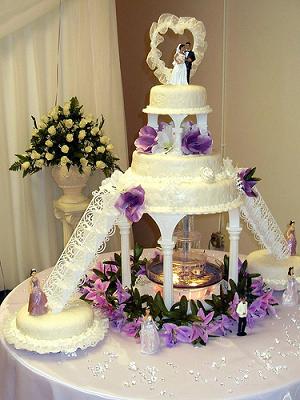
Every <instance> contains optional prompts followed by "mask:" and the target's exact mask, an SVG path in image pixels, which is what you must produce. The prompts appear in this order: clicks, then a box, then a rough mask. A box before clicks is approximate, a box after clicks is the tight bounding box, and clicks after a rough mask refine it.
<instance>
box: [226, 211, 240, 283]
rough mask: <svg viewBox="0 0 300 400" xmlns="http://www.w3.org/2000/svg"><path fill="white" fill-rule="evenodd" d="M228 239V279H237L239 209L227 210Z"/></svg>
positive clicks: (235, 280)
mask: <svg viewBox="0 0 300 400" xmlns="http://www.w3.org/2000/svg"><path fill="white" fill-rule="evenodd" d="M226 229H227V231H228V233H229V240H230V252H229V279H232V280H233V281H234V282H236V283H237V281H238V258H239V239H240V233H241V231H242V228H241V227H240V209H239V208H234V209H232V210H229V225H228V226H227V228H226Z"/></svg>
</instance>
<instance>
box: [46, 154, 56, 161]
mask: <svg viewBox="0 0 300 400" xmlns="http://www.w3.org/2000/svg"><path fill="white" fill-rule="evenodd" d="M45 157H46V159H47V160H48V161H51V160H53V158H54V154H51V153H46V155H45Z"/></svg>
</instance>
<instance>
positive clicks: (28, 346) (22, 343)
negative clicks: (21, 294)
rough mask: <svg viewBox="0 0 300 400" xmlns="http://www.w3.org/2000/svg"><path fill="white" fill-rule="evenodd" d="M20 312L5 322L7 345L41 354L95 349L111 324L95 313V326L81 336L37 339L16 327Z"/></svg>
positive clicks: (8, 317)
mask: <svg viewBox="0 0 300 400" xmlns="http://www.w3.org/2000/svg"><path fill="white" fill-rule="evenodd" d="M17 313H18V312H15V313H14V314H9V315H7V317H6V318H5V320H4V324H3V329H2V332H3V336H4V338H5V339H6V341H7V343H9V344H12V345H13V346H14V347H15V348H16V349H17V350H27V351H34V352H36V353H39V354H48V353H59V352H62V353H66V354H70V353H74V352H75V351H76V350H78V349H80V350H85V349H87V348H88V347H95V346H96V345H97V344H98V343H99V342H100V341H101V340H103V339H104V337H105V335H106V333H107V331H108V328H109V322H108V319H107V318H103V316H101V315H100V314H96V313H94V321H93V324H92V325H91V326H90V327H89V328H88V329H86V330H85V331H83V332H82V333H81V334H80V335H76V336H72V337H69V338H64V339H55V340H49V339H47V340H46V339H36V338H33V337H31V336H29V335H26V334H23V333H22V332H21V331H20V330H19V329H18V328H17V326H16V316H17Z"/></svg>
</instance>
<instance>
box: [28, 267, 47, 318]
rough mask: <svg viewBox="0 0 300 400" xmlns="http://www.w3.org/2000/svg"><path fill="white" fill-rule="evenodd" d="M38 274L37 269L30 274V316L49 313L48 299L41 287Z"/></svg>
mask: <svg viewBox="0 0 300 400" xmlns="http://www.w3.org/2000/svg"><path fill="white" fill-rule="evenodd" d="M36 274H37V271H36V269H32V270H31V274H30V277H31V278H30V295H29V303H28V312H29V314H30V315H43V314H46V312H47V311H48V307H47V297H46V295H45V293H44V292H43V291H42V289H41V287H40V282H39V280H38V278H37V277H36Z"/></svg>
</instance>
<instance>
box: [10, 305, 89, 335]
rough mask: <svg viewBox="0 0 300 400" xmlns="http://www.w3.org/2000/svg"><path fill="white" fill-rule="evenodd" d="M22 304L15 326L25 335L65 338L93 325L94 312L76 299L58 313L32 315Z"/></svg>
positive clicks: (80, 332) (78, 333)
mask: <svg viewBox="0 0 300 400" xmlns="http://www.w3.org/2000/svg"><path fill="white" fill-rule="evenodd" d="M27 307H28V306H27V304H26V305H24V306H23V307H22V308H21V309H20V310H19V312H18V313H17V316H16V327H17V329H19V331H21V332H22V333H23V334H25V335H29V336H31V337H32V338H36V339H42V340H45V339H46V340H55V339H65V338H69V337H72V336H77V335H80V334H82V333H83V332H85V331H86V330H87V329H88V328H90V327H91V326H92V325H93V321H94V312H93V310H92V308H91V306H90V305H88V304H87V303H85V302H83V301H82V300H78V301H76V302H74V303H71V305H70V306H68V307H67V308H66V309H64V310H63V311H62V312H60V313H58V314H53V313H52V312H51V311H49V312H48V313H47V314H44V315H39V316H32V315H30V314H29V313H28V311H27Z"/></svg>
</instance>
